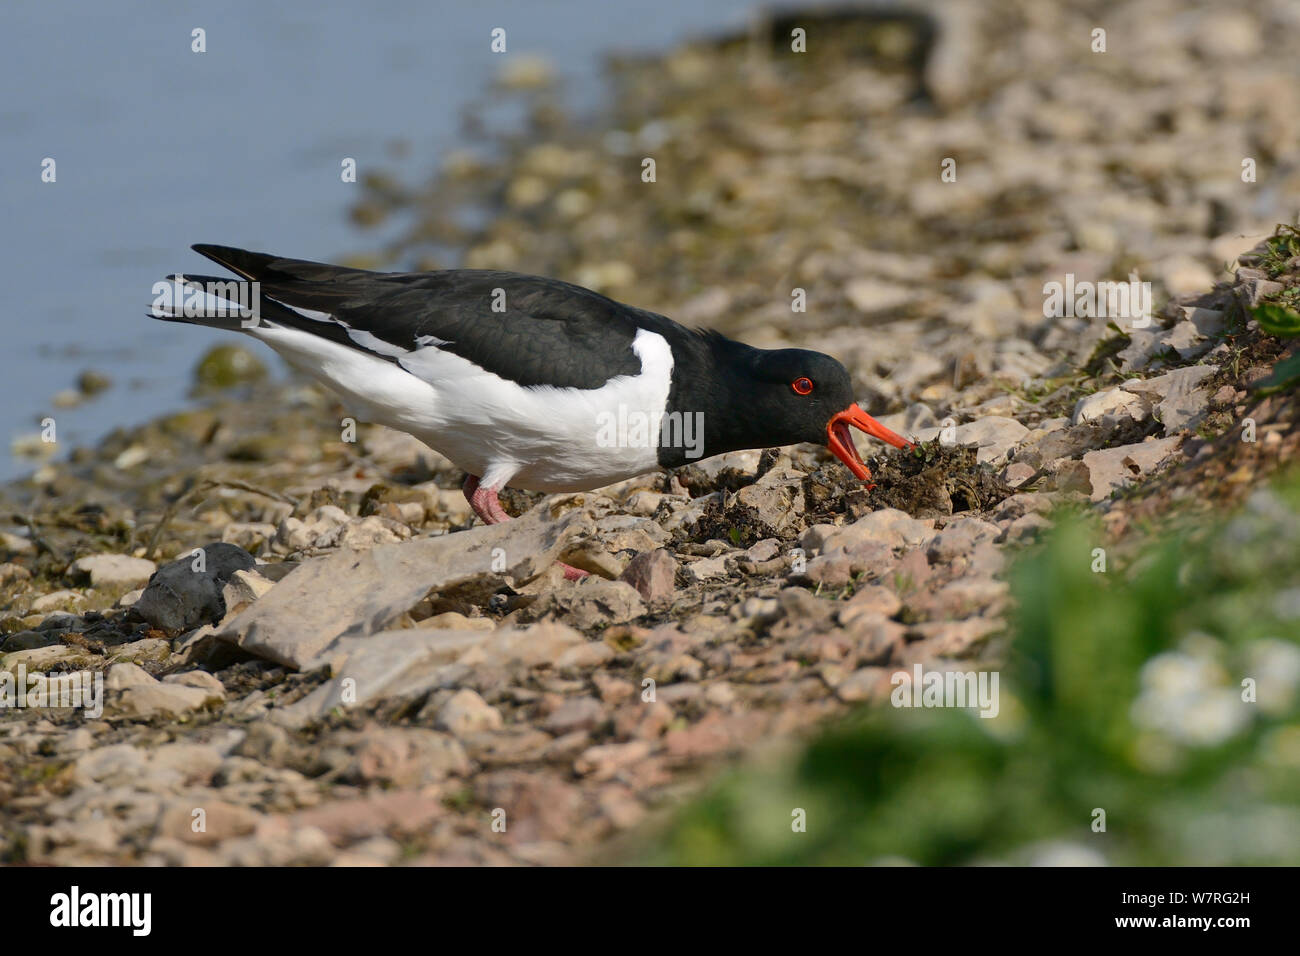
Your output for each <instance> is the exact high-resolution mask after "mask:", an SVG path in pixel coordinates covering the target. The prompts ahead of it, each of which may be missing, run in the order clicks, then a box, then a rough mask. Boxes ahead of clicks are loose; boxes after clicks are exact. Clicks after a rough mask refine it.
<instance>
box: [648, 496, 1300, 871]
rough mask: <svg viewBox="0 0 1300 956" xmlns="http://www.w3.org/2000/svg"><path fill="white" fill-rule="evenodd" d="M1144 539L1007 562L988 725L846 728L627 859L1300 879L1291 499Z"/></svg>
mask: <svg viewBox="0 0 1300 956" xmlns="http://www.w3.org/2000/svg"><path fill="white" fill-rule="evenodd" d="M1161 530H1162V532H1163V539H1162V540H1161V541H1159V542H1158V543H1156V544H1153V545H1150V546H1148V547H1146V548H1144V549H1142V550H1141V551H1140V552H1139V553H1137V554H1136V555H1135V556H1134V557H1133V560H1131V561H1128V562H1120V561H1119V560H1118V559H1117V557H1116V556H1115V555H1113V554H1112V555H1108V556H1106V557H1107V559H1108V563H1109V567H1107V569H1106V570H1105V571H1099V570H1095V569H1098V568H1099V564H1098V558H1097V553H1096V551H1095V549H1096V548H1097V547H1099V546H1100V542H1102V541H1103V536H1102V534H1101V532H1100V530H1099V527H1098V525H1097V523H1096V522H1095V521H1094V520H1093V519H1091V518H1086V517H1081V516H1078V515H1064V516H1060V520H1059V521H1058V523H1057V525H1056V527H1055V528H1054V530H1053V531H1052V532H1051V533H1050V534H1049V535H1048V536H1047V538H1046V540H1045V541H1044V543H1043V544H1042V546H1041V547H1039V548H1035V549H1032V550H1031V551H1029V552H1027V553H1025V554H1024V555H1023V556H1022V557H1021V558H1020V559H1019V560H1018V561H1017V563H1016V564H1015V566H1014V567H1013V569H1012V571H1011V581H1012V587H1013V591H1014V594H1015V597H1016V603H1017V607H1018V609H1017V611H1016V612H1015V616H1014V619H1013V621H1012V625H1011V634H1010V637H1011V642H1010V650H1009V656H1008V660H1007V663H1006V665H1005V667H1004V668H1003V669H1002V675H1003V678H1002V680H1001V683H1000V688H1001V689H1000V710H999V713H998V715H997V716H996V717H994V718H992V719H986V718H982V717H979V716H977V715H976V714H975V713H974V712H973V711H970V710H959V709H953V708H939V709H932V710H927V709H907V708H895V707H891V706H889V705H888V704H881V705H877V706H873V707H867V708H863V709H862V710H860V711H858V712H856V713H854V714H852V715H851V716H850V717H848V718H846V719H845V720H844V721H842V722H841V723H839V724H838V725H835V726H832V727H830V728H828V729H826V730H824V731H822V732H821V733H819V734H818V735H816V736H815V737H814V739H813V740H812V741H811V742H809V743H807V744H806V745H802V746H797V747H795V748H794V749H792V750H787V751H784V752H777V753H773V754H769V755H768V756H767V757H766V759H765V760H763V761H762V762H759V763H756V764H753V765H751V766H749V767H746V768H742V769H741V770H738V771H736V772H734V773H732V774H730V775H728V776H726V777H724V778H723V779H722V780H720V781H719V782H717V783H716V784H715V785H714V786H713V787H712V788H710V790H709V791H708V792H707V793H705V794H704V795H703V796H701V797H700V798H698V799H696V800H695V801H693V802H692V803H690V804H688V805H687V806H686V807H685V808H683V809H682V810H681V811H680V812H679V813H678V814H677V815H676V816H675V817H674V819H673V820H672V821H671V823H670V825H668V826H667V827H666V828H665V829H663V830H662V831H660V832H659V833H658V834H657V838H656V839H655V840H654V843H653V845H651V846H649V847H647V848H646V849H645V851H644V852H643V853H642V854H641V858H642V859H643V860H648V861H650V862H656V863H677V864H682V863H686V864H691V863H700V864H714V865H717V864H824V863H827V864H859V863H868V862H873V861H888V860H899V859H902V860H907V861H911V862H915V863H921V864H928V865H942V864H969V863H979V862H995V861H1001V862H1023V861H1033V860H1043V859H1057V860H1060V859H1062V858H1065V859H1076V860H1077V859H1087V858H1090V857H1091V858H1093V859H1099V860H1105V861H1106V862H1109V863H1113V864H1145V865H1228V864H1276V863H1284V864H1286V863H1289V864H1295V863H1296V862H1297V861H1300V799H1298V798H1297V794H1300V634H1297V630H1300V629H1298V628H1297V627H1296V615H1297V614H1300V551H1297V549H1295V548H1294V546H1293V542H1294V541H1295V540H1296V539H1297V537H1300V481H1296V480H1292V481H1291V482H1290V483H1287V484H1283V485H1280V486H1279V487H1278V488H1277V489H1275V490H1266V489H1262V490H1260V491H1258V492H1256V493H1255V494H1254V495H1253V496H1252V498H1251V499H1250V501H1249V503H1248V505H1247V506H1246V507H1245V508H1244V509H1242V510H1241V511H1240V512H1239V513H1238V514H1236V515H1235V516H1233V517H1231V518H1230V519H1228V520H1224V521H1221V522H1219V523H1217V524H1215V525H1211V526H1208V527H1207V526H1205V525H1203V524H1201V523H1189V524H1188V525H1186V526H1185V527H1182V528H1171V527H1169V526H1168V525H1165V526H1163V528H1162V529H1161ZM1121 563H1123V564H1124V565H1125V566H1123V567H1121V566H1120V564H1121ZM1099 814H1100V815H1099ZM1099 819H1102V820H1104V828H1103V829H1099V827H1098V820H1099ZM801 820H802V821H803V822H805V823H806V826H805V827H804V828H803V829H802V830H800V828H799V827H798V826H796V825H793V824H797V823H799V822H800V821H801ZM1053 848H1055V849H1053ZM1062 848H1064V849H1063V850H1062ZM1053 854H1055V856H1053Z"/></svg>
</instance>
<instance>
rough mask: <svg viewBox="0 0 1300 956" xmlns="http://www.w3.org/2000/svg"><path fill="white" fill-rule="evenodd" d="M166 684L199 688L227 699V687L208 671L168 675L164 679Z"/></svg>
mask: <svg viewBox="0 0 1300 956" xmlns="http://www.w3.org/2000/svg"><path fill="white" fill-rule="evenodd" d="M163 683H164V684H180V685H181V686H182V687H197V688H199V689H200V690H206V691H207V692H208V693H209V694H211V695H212V696H214V697H225V696H226V687H225V685H224V684H222V683H221V681H219V680H217V679H216V678H215V677H213V676H212V675H211V674H209V673H208V672H207V671H185V672H184V673H182V674H168V675H167V676H166V677H164V678H163Z"/></svg>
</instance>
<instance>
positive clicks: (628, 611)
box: [527, 577, 645, 630]
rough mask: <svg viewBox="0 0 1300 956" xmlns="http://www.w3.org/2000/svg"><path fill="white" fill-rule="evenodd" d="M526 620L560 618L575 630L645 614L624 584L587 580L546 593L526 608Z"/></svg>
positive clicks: (593, 578) (640, 601)
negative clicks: (575, 585) (571, 586)
mask: <svg viewBox="0 0 1300 956" xmlns="http://www.w3.org/2000/svg"><path fill="white" fill-rule="evenodd" d="M527 610H528V618H529V619H533V620H536V619H539V618H541V617H544V616H545V617H560V618H563V619H564V620H565V621H567V622H568V623H569V624H571V625H573V626H574V627H576V628H578V629H579V630H587V629H590V628H594V627H597V626H602V625H607V624H623V623H625V622H627V621H631V620H634V619H636V618H638V617H640V616H641V615H642V614H644V613H645V603H644V602H643V601H642V600H641V595H640V594H638V593H637V590H636V588H634V587H632V585H630V584H628V583H626V582H625V581H607V580H605V579H604V578H596V577H591V578H587V579H586V580H584V581H582V582H580V583H579V584H578V586H577V587H574V588H567V589H563V590H558V591H548V592H547V593H545V594H544V595H542V596H541V597H540V598H538V600H537V602H536V603H535V604H533V606H532V607H530V608H528V609H527Z"/></svg>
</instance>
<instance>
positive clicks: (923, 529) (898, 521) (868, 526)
mask: <svg viewBox="0 0 1300 956" xmlns="http://www.w3.org/2000/svg"><path fill="white" fill-rule="evenodd" d="M933 535H934V521H933V520H932V519H925V520H920V519H916V518H913V517H912V516H911V515H909V514H907V513H906V512H904V511H900V510H898V509H897V508H881V509H880V510H879V511H872V512H870V513H868V514H865V515H863V516H862V517H861V518H859V519H858V520H857V521H855V522H853V523H852V524H847V525H842V526H836V525H824V524H819V525H813V526H812V527H811V528H809V529H808V530H807V531H805V532H804V534H803V536H802V537H801V538H800V539H799V543H800V545H801V546H803V547H804V548H806V549H808V550H810V551H817V552H821V553H822V554H827V553H829V552H832V551H849V552H851V551H854V550H858V549H861V548H863V547H864V546H865V545H866V544H867V543H868V542H882V543H884V544H886V545H888V546H889V547H891V548H903V547H909V546H913V545H917V544H921V543H922V542H923V541H926V540H928V539H929V538H930V537H932V536H933Z"/></svg>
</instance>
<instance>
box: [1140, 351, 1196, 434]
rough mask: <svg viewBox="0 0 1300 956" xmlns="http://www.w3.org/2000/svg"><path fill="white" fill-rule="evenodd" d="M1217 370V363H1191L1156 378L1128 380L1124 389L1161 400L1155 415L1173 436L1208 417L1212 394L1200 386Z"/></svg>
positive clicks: (1166, 432)
mask: <svg viewBox="0 0 1300 956" xmlns="http://www.w3.org/2000/svg"><path fill="white" fill-rule="evenodd" d="M1217 371H1218V366H1215V365H1188V366H1186V367H1184V368H1176V369H1174V370H1173V371H1170V372H1166V373H1165V374H1164V375H1157V376H1155V377H1154V378H1149V379H1145V380H1133V381H1129V382H1125V383H1124V389H1125V390H1126V391H1130V392H1134V393H1136V394H1139V395H1145V396H1148V398H1149V400H1151V401H1157V400H1158V403H1157V404H1156V408H1155V417H1156V419H1157V420H1158V421H1159V422H1160V423H1161V424H1163V425H1164V426H1165V434H1166V435H1171V434H1173V433H1174V432H1177V431H1186V430H1188V429H1190V428H1193V427H1195V426H1196V425H1197V424H1198V423H1199V422H1200V421H1201V419H1203V418H1204V417H1205V414H1206V412H1207V411H1208V408H1209V404H1210V396H1209V393H1208V392H1207V391H1206V390H1204V389H1199V388H1196V385H1197V384H1199V383H1200V382H1202V381H1204V380H1205V379H1207V378H1209V377H1210V376H1212V375H1214V373H1215V372H1217Z"/></svg>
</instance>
